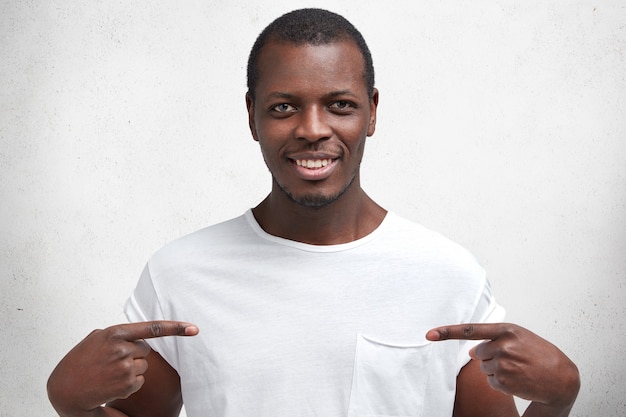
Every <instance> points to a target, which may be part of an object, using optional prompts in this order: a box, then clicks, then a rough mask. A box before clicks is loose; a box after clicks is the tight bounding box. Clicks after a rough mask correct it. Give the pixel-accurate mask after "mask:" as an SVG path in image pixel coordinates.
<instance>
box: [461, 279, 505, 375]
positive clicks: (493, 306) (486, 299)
mask: <svg viewBox="0 0 626 417" xmlns="http://www.w3.org/2000/svg"><path fill="white" fill-rule="evenodd" d="M504 316H505V310H504V308H503V307H502V306H500V305H499V304H498V303H497V302H496V299H495V297H494V296H493V294H492V292H491V285H490V284H489V281H488V280H485V284H484V286H483V290H482V292H481V294H480V295H479V297H478V300H477V302H476V309H475V310H474V314H473V315H472V317H471V318H470V320H469V321H468V323H499V322H502V321H503V320H504ZM481 342H482V340H462V341H461V343H460V347H459V357H458V363H459V368H462V367H463V366H465V365H466V364H467V363H468V362H469V360H470V356H469V351H470V350H471V349H472V348H473V347H474V346H476V345H478V344H480V343H481Z"/></svg>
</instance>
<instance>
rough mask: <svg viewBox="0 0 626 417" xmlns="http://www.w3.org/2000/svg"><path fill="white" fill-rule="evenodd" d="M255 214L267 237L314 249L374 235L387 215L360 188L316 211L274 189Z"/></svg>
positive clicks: (256, 209)
mask: <svg viewBox="0 0 626 417" xmlns="http://www.w3.org/2000/svg"><path fill="white" fill-rule="evenodd" d="M252 212H253V214H254V217H255V218H256V220H257V222H258V223H259V224H260V225H261V227H262V228H263V230H265V231H266V232H267V233H269V234H271V235H274V236H278V237H282V238H285V239H289V240H294V241H297V242H303V243H309V244H312V245H336V244H340V243H348V242H352V241H355V240H357V239H360V238H362V237H364V236H367V235H368V234H370V233H371V232H373V231H374V230H375V229H376V228H377V227H378V226H379V225H380V223H381V222H382V221H383V219H384V217H385V214H386V213H387V212H386V210H385V209H383V208H382V207H380V206H379V205H378V204H376V203H375V202H374V201H373V200H372V199H371V198H370V197H369V196H368V195H367V194H366V193H365V191H363V190H362V189H361V188H360V187H359V186H356V187H351V189H350V190H349V191H347V192H346V193H345V194H344V195H342V196H341V197H340V198H338V199H337V200H336V201H333V202H332V203H329V204H327V205H325V206H323V207H316V208H312V207H306V206H303V205H301V204H299V203H297V202H295V201H293V200H292V199H290V198H289V197H287V196H286V195H285V194H284V192H282V191H281V190H276V189H275V188H274V189H273V190H272V192H271V193H270V194H269V195H268V196H267V197H266V198H265V199H264V200H263V201H262V202H261V203H260V204H259V205H258V206H257V207H255V208H254V209H253V210H252Z"/></svg>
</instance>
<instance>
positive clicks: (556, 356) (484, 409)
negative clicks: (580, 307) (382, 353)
mask: <svg viewBox="0 0 626 417" xmlns="http://www.w3.org/2000/svg"><path fill="white" fill-rule="evenodd" d="M426 338H427V339H428V340H431V341H443V340H450V339H456V340H485V341H484V342H482V343H481V344H479V345H478V346H476V347H474V348H472V350H470V356H471V358H472V361H470V363H468V364H467V365H466V366H465V367H464V368H463V369H462V370H461V373H460V374H459V377H458V387H457V400H456V402H455V413H454V415H455V417H470V416H476V415H498V414H502V413H503V412H505V413H506V414H505V415H515V414H511V411H510V410H508V408H510V407H508V406H506V404H507V400H506V399H505V397H502V396H499V395H496V396H494V395H492V394H491V393H490V392H488V391H487V390H486V389H484V388H485V381H486V382H487V384H488V386H489V387H491V388H492V389H493V390H495V391H498V392H500V393H504V394H506V395H508V396H511V395H515V396H517V397H520V398H524V399H526V400H530V401H531V404H530V405H529V406H528V408H527V409H526V411H525V412H524V414H523V417H566V416H568V415H569V413H570V410H571V409H572V406H573V405H574V401H575V400H576V396H577V395H578V390H579V389H580V376H579V373H578V368H577V367H576V365H575V364H574V363H573V362H572V361H571V360H570V359H569V358H568V357H567V356H566V355H565V354H564V353H563V352H561V351H560V350H559V349H558V348H557V347H556V346H554V345H553V344H552V343H550V342H548V341H547V340H545V339H543V338H541V337H539V336H537V335H536V334H534V333H533V332H531V331H529V330H527V329H525V328H523V327H520V326H517V325H515V324H508V323H493V324H491V323H488V324H486V323H480V324H458V325H451V326H443V327H438V328H436V329H432V330H430V331H429V332H428V333H427V334H426ZM477 398H480V401H476V400H477ZM510 402H511V400H508V403H509V404H510ZM477 403H480V404H481V405H480V406H478V407H480V409H481V410H480V412H479V413H478V412H475V411H470V410H472V408H475V407H477V405H476V404H477ZM501 408H507V410H508V411H505V410H504V409H501ZM466 411H467V412H466Z"/></svg>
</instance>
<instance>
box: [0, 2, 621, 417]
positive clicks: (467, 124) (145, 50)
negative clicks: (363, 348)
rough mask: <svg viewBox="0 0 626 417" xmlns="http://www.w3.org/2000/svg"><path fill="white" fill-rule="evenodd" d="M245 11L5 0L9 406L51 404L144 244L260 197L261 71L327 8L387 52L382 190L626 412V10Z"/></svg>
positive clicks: (4, 383) (425, 7) (286, 6)
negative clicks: (252, 107) (262, 41)
mask: <svg viewBox="0 0 626 417" xmlns="http://www.w3.org/2000/svg"><path fill="white" fill-rule="evenodd" d="M248 3H249V2H248V1H244V0H237V1H230V2H225V1H224V2H218V1H186V2H174V1H168V2H128V1H111V0H107V1H104V0H103V1H80V2H79V1H73V2H70V1H60V0H59V1H48V2H46V1H8V0H1V1H0V48H1V49H0V81H1V84H0V175H1V183H0V228H1V229H0V299H1V303H0V315H1V317H2V319H1V321H0V334H1V338H0V347H1V349H0V355H1V356H0V416H1V417H31V416H53V415H54V413H53V411H52V408H51V407H50V406H49V405H48V402H47V398H46V394H45V381H46V379H47V376H48V375H49V373H50V371H51V370H52V368H53V367H54V365H55V364H56V363H57V362H58V360H59V359H60V358H61V356H63V355H64V354H65V352H67V351H68V350H69V349H70V348H71V347H72V346H73V345H74V344H75V343H77V342H78V341H79V340H80V339H81V338H82V337H83V336H84V335H86V334H87V333H88V332H89V331H90V330H91V329H92V328H96V327H105V326H107V325H110V324H114V323H117V322H121V321H124V317H123V315H122V312H121V310H122V306H123V303H124V301H125V299H126V297H127V296H128V295H129V293H130V291H131V290H132V288H133V287H134V285H135V282H136V279H137V278H138V276H139V273H140V271H141V269H142V267H143V264H144V262H145V261H146V260H147V258H148V257H149V256H150V254H151V253H152V252H153V251H155V250H156V249H158V248H159V247H160V246H161V245H163V244H164V243H165V242H167V241H169V240H171V239H173V238H175V237H177V236H180V235H181V234H184V233H187V232H191V231H193V230H195V229H197V228H199V227H202V226H204V225H207V224H211V223H215V222H217V221H220V220H224V219H226V218H228V217H231V216H233V215H237V214H240V213H241V212H243V210H245V209H246V208H248V207H250V206H252V205H255V204H256V203H257V202H258V201H259V200H260V199H261V198H262V197H263V196H264V195H265V193H266V192H267V190H268V189H269V185H270V180H269V176H268V174H267V172H266V169H265V167H264V165H263V163H262V160H261V157H260V155H259V152H258V149H257V146H256V144H255V143H254V142H253V141H252V140H251V139H250V136H249V133H248V131H247V122H246V114H245V107H244V91H245V71H244V69H245V62H246V58H247V54H248V50H249V48H250V46H251V45H252V42H253V40H254V38H255V37H256V35H257V34H258V32H259V31H260V30H261V29H262V28H263V27H264V26H265V25H266V24H267V23H269V21H270V20H272V19H273V18H274V17H276V16H278V15H279V14H282V13H283V12H285V11H288V10H290V9H291V8H296V7H302V6H305V5H311V4H313V5H318V6H322V7H328V8H332V9H333V10H336V11H338V12H340V13H343V14H345V15H346V16H347V17H348V18H349V19H350V20H352V21H353V22H354V23H355V24H356V25H357V27H359V28H360V29H361V31H362V32H363V33H364V35H365V37H366V39H367V40H368V41H369V43H370V47H371V49H372V51H373V54H374V61H375V65H376V70H377V75H378V80H377V84H378V87H379V88H380V90H381V102H380V110H379V111H380V115H379V124H378V132H377V134H376V136H375V137H374V138H373V139H372V140H371V141H370V143H369V149H368V151H369V153H368V154H367V155H366V161H365V165H364V174H363V175H364V184H365V187H366V189H368V190H369V192H370V194H371V195H372V196H374V197H375V198H376V199H377V200H379V202H381V203H382V204H383V205H384V206H385V207H387V208H389V209H391V210H394V211H396V212H397V213H399V214H401V215H404V216H406V217H409V218H411V219H414V220H416V221H419V222H422V223H424V224H426V225H428V226H430V227H432V228H434V229H437V230H440V231H442V232H443V233H445V234H447V235H448V236H450V237H451V238H453V239H454V240H457V241H459V242H460V243H462V244H464V245H465V246H467V247H468V248H469V249H470V250H472V251H473V252H474V253H475V254H476V255H477V257H478V258H479V259H480V260H481V262H482V263H483V265H484V266H485V267H486V268H487V269H488V271H489V274H490V277H491V280H492V282H493V285H494V287H495V291H496V293H497V295H498V297H499V300H500V302H501V303H502V304H504V305H505V306H506V307H507V309H508V312H509V320H511V321H515V322H518V323H520V324H522V325H524V326H527V327H529V328H531V329H532V330H534V331H535V332H537V333H539V334H540V335H542V336H544V337H546V338H548V339H550V340H552V341H554V342H555V343H556V344H557V345H559V346H560V347H561V348H562V349H563V350H564V351H565V352H566V353H568V354H569V355H570V356H571V357H572V358H573V359H574V360H575V361H576V362H577V363H578V364H579V367H580V370H581V372H582V378H583V386H582V390H581V393H580V396H579V400H578V403H577V405H576V407H575V409H574V412H573V413H572V415H574V416H603V417H623V416H624V415H626V399H625V397H624V387H625V386H626V359H625V358H626V351H625V348H624V341H625V340H626V325H625V324H624V318H625V312H626V310H625V305H626V302H625V301H626V102H625V100H626V94H625V93H626V6H625V5H624V2H623V1H622V0H606V1H602V2H597V1H596V2H592V1H571V2H565V1H557V2H535V1H531V2H525V1H524V2H523V1H516V2H513V1H510V2H492V1H485V2H465V1H463V2H461V1H448V2H430V1H406V2H404V3H403V4H401V3H397V2H396V3H392V2H385V3H387V5H382V3H383V2H378V1H373V0H370V1H364V0H355V1H346V2H339V3H338V4H337V7H335V3H336V2H330V1H328V2H324V1H318V2H315V1H311V2H303V1H289V2H287V1H271V2H268V1H263V2H258V4H256V5H248Z"/></svg>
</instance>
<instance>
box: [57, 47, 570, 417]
mask: <svg viewBox="0 0 626 417" xmlns="http://www.w3.org/2000/svg"><path fill="white" fill-rule="evenodd" d="M277 63H280V64H277ZM362 68H363V58H362V56H361V54H360V52H359V50H358V48H357V47H356V45H355V44H353V43H352V42H351V41H339V42H335V43H331V44H329V45H321V46H311V45H300V46H297V45H293V44H288V43H280V42H274V41H270V42H269V43H268V44H267V45H266V46H265V47H264V48H263V51H262V52H261V56H260V60H259V72H260V76H259V82H258V85H257V87H256V90H255V93H256V94H255V98H254V99H253V98H251V97H250V96H246V105H247V108H248V114H249V123H250V130H251V132H252V136H253V138H254V139H255V140H256V141H258V142H259V145H260V147H261V151H262V153H263V157H264V159H265V161H266V164H267V165H268V167H269V169H270V171H271V173H272V177H273V182H272V190H271V193H270V194H269V195H268V196H267V198H265V199H264V200H263V201H262V202H261V203H260V204H259V205H258V206H257V207H256V208H255V209H254V210H253V213H254V215H255V217H256V219H257V221H258V222H259V224H260V225H261V226H262V227H263V228H264V229H265V230H266V231H267V232H268V233H270V234H273V235H275V236H280V237H283V238H286V239H292V240H295V241H299V242H305V243H310V244H318V245H330V244H338V243H345V242H351V241H353V240H355V239H359V238H361V237H363V236H366V235H367V234H369V233H371V232H372V231H373V230H374V229H376V227H378V225H380V223H381V222H382V220H383V218H384V216H385V214H386V211H385V210H384V209H383V208H381V207H380V206H379V205H378V204H376V203H375V202H374V201H373V200H372V199H371V198H369V197H368V196H367V194H366V193H365V192H364V191H363V189H362V188H361V185H360V176H359V169H360V163H361V159H362V156H363V151H364V146H365V140H366V138H367V137H368V136H371V135H372V134H373V133H374V130H375V125H376V109H377V106H378V91H374V92H373V93H371V94H370V92H368V91H367V88H366V84H365V81H364V79H363V77H362ZM197 333H198V329H197V327H195V326H194V325H192V324H189V323H180V322H168V321H165V322H150V323H133V324H123V325H118V326H113V327H110V328H108V329H105V330H98V331H94V332H92V333H91V334H90V335H89V336H87V337H86V338H85V339H84V340H83V341H82V342H81V343H79V344H78V345H77V346H76V347H75V348H74V349H73V350H72V351H70V352H69V353H68V354H67V355H66V357H65V358H63V359H62V360H61V362H60V363H59V365H58V366H57V368H56V369H55V370H54V371H53V373H52V375H51V376H50V379H49V381H48V392H49V397H50V400H51V402H52V404H53V406H54V407H55V409H56V410H57V412H58V413H59V414H60V415H61V416H72V417H87V416H116V417H120V416H130V417H144V416H145V417H174V416H178V413H179V411H180V408H181V406H182V397H181V386H180V379H179V376H178V374H177V372H176V371H175V370H174V369H173V368H172V367H171V366H170V365H169V364H168V363H167V362H166V361H165V360H164V359H163V358H162V357H161V356H160V355H159V354H158V353H156V352H151V351H150V349H149V347H148V345H147V344H146V343H145V342H144V339H146V338H151V337H163V336H176V337H179V336H194V335H195V334H197ZM426 337H427V339H429V340H431V341H434V342H438V343H446V342H445V340H448V339H467V340H486V342H484V343H482V344H480V345H479V346H478V347H476V348H475V349H473V350H472V352H471V356H472V360H470V361H469V363H468V364H467V365H466V366H465V367H463V368H462V369H461V371H460V373H459V375H458V377H457V392H456V400H455V405H454V416H455V417H490V416H493V417H496V416H498V417H509V416H519V414H518V412H517V410H516V408H515V404H514V401H513V397H512V395H517V396H520V397H522V398H526V399H529V400H531V401H532V403H531V404H530V406H529V407H528V409H527V410H526V412H525V413H524V416H525V417H540V416H543V417H565V416H567V415H568V414H569V411H570V409H571V407H572V404H573V402H574V400H575V398H576V395H577V393H578V389H579V384H580V382H579V377H578V370H577V369H576V366H575V365H574V364H573V363H572V362H571V361H570V360H569V359H568V358H567V356H565V355H564V354H563V353H562V352H561V351H560V350H558V349H557V348H556V347H555V346H554V345H552V344H551V343H549V342H547V341H546V340H544V339H542V338H540V337H539V336H537V335H535V334H534V333H532V332H530V331H528V330H526V329H524V328H521V327H519V326H515V325H511V324H501V323H500V324H474V325H468V324H463V325H451V326H444V327H440V328H437V329H433V330H431V331H429V332H428V333H427V335H426ZM477 399H480V400H479V401H477ZM103 403H108V405H107V406H106V407H100V404H103Z"/></svg>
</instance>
